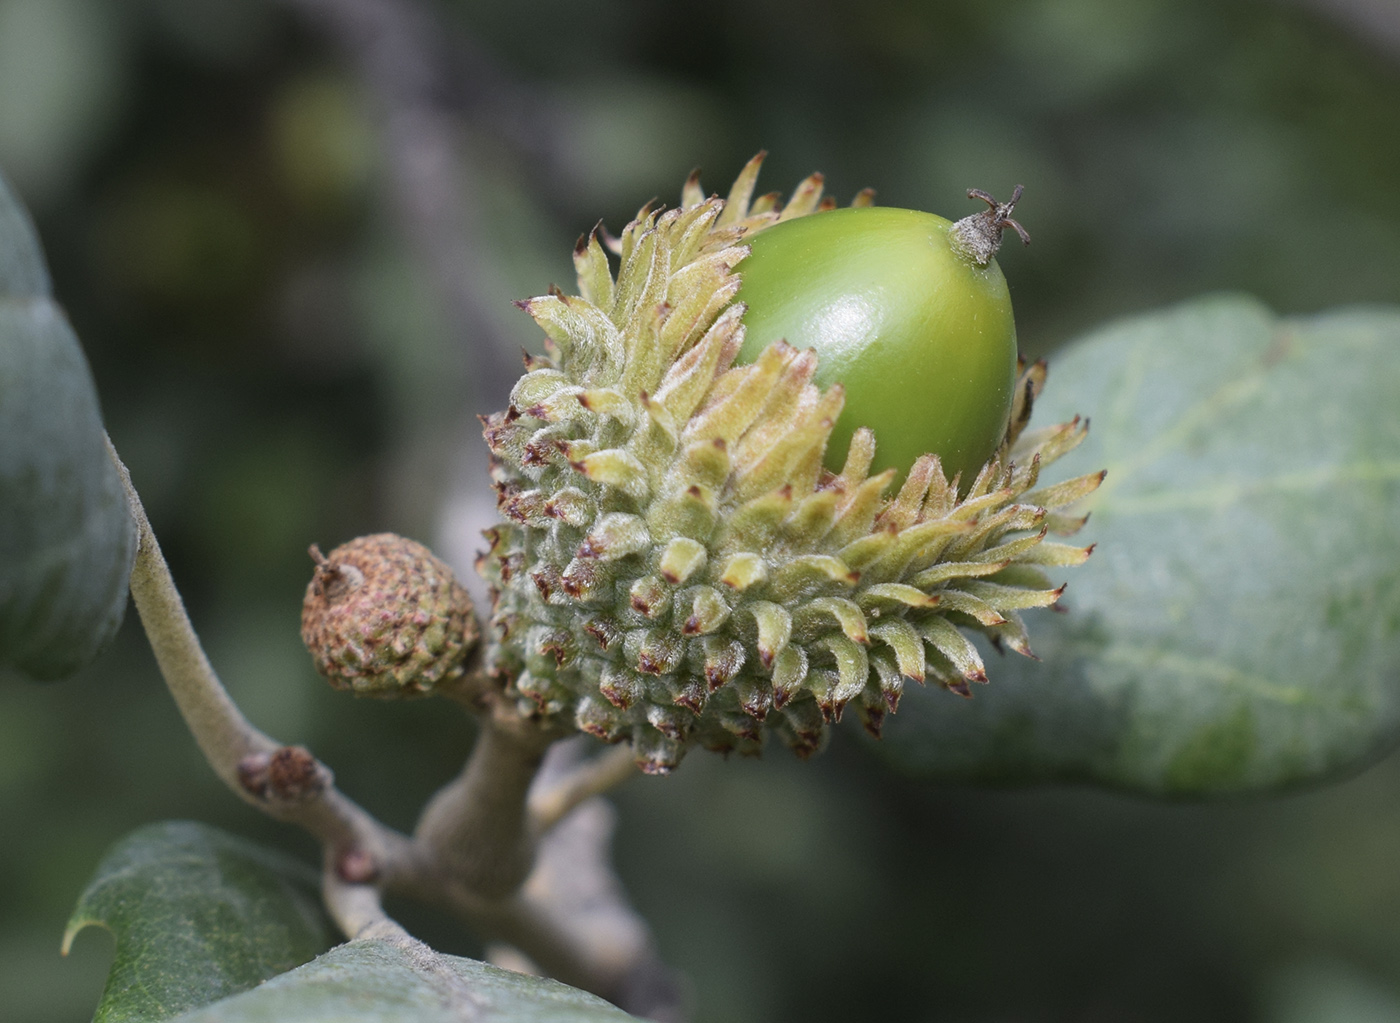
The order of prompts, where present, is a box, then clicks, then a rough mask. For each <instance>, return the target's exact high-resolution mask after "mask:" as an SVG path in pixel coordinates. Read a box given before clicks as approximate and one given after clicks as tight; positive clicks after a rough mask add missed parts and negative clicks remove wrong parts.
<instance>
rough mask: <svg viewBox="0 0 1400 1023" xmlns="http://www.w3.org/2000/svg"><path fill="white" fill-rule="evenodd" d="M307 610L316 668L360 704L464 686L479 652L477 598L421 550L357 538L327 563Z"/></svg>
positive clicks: (411, 544) (322, 563) (400, 540)
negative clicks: (370, 699) (470, 659)
mask: <svg viewBox="0 0 1400 1023" xmlns="http://www.w3.org/2000/svg"><path fill="white" fill-rule="evenodd" d="M311 551H312V557H313V558H315V559H316V562H317V564H316V571H315V574H314V575H313V576H312V578H311V582H310V583H308V584H307V587H306V598H305V600H304V601H303V603H302V613H301V637H302V642H303V643H305V644H306V648H307V650H309V651H310V652H311V656H312V659H313V660H314V661H315V664H316V670H317V671H318V672H320V673H321V674H322V675H323V676H325V678H326V679H327V681H329V682H330V683H331V685H333V686H335V687H336V688H337V689H348V690H350V691H352V692H354V693H356V694H357V695H360V696H376V697H381V698H397V697H409V696H423V695H426V694H428V693H430V692H432V691H433V690H434V689H436V688H438V687H441V686H443V685H447V684H450V683H452V682H455V681H457V680H458V679H460V678H461V677H462V676H463V674H464V673H465V670H466V663H467V658H468V656H469V655H470V654H471V652H472V651H473V650H474V648H475V647H476V644H477V640H478V638H479V636H478V628H477V624H476V615H475V611H474V609H473V607H472V601H471V597H470V596H469V595H468V594H467V591H466V590H465V589H463V588H462V586H461V584H460V583H458V582H457V579H456V577H455V576H454V575H453V574H452V569H451V568H449V567H448V565H447V564H446V563H445V562H444V561H442V560H441V559H440V558H438V557H437V556H436V555H435V554H433V552H432V551H430V550H429V549H428V548H427V547H424V546H423V545H422V544H420V543H417V542H415V541H413V540H409V539H407V538H405V537H402V536H397V535H395V534H393V533H375V534H373V535H372V536H361V537H357V538H356V539H354V540H351V541H350V542H349V543H345V544H342V545H341V546H339V547H337V548H336V549H335V550H333V551H331V552H330V554H329V555H324V556H323V555H322V554H321V552H320V550H319V549H318V548H316V547H314V546H313V547H312V549H311Z"/></svg>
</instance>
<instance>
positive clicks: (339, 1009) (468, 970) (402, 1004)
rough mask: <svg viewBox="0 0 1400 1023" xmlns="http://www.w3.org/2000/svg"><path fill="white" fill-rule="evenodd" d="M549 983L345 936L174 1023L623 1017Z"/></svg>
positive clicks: (419, 948) (612, 1020) (414, 947)
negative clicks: (270, 977)
mask: <svg viewBox="0 0 1400 1023" xmlns="http://www.w3.org/2000/svg"><path fill="white" fill-rule="evenodd" d="M633 1019H634V1017H632V1016H629V1015H628V1014H627V1013H625V1012H623V1011H622V1010H621V1009H619V1008H617V1007H616V1006H614V1005H611V1004H609V1003H608V1002H605V1001H603V1000H602V999H601V998H597V997H595V996H594V995H590V994H586V993H585V992H583V991H579V990H577V989H576V988H571V987H568V986H566V985H564V984H560V983H558V982H557V981H553V980H545V979H543V978H540V977H530V976H526V975H524V974H520V973H512V972H510V971H509V970H502V969H498V968H497V967H494V966H488V965H487V964H486V963H479V962H476V961H475V960H472V959H462V958H459V957H457V956H449V955H442V954H440V953H437V952H434V951H432V950H431V949H429V948H428V947H427V946H425V945H421V944H419V943H417V942H411V943H403V944H400V943H393V942H388V941H382V940H365V939H361V940H358V941H352V942H349V943H347V944H344V945H341V946H340V947H338V948H334V949H332V950H331V951H329V952H327V953H326V954H325V955H323V956H321V958H319V959H317V960H316V961H315V962H312V963H308V964H307V965H306V966H302V967H300V968H299V969H296V970H293V971H292V972H291V973H287V974H283V975H282V976H280V977H278V978H276V979H275V980H271V981H269V982H268V983H266V984H263V985H262V986H261V987H258V988H255V989H254V990H252V991H248V992H245V993H244V994H241V995H237V996H235V997H233V998H229V999H227V1000H225V1001H222V1002H219V1003H217V1004H215V1005H210V1006H207V1007H206V1008H203V1009H199V1010H196V1011H194V1012H191V1013H188V1014H186V1015H184V1016H181V1017H179V1019H178V1023H389V1021H393V1023H409V1021H412V1023H625V1021H628V1020H633Z"/></svg>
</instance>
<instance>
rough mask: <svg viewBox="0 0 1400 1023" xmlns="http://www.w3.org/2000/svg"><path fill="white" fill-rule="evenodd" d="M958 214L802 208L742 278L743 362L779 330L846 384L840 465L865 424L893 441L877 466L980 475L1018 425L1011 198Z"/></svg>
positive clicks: (761, 240)
mask: <svg viewBox="0 0 1400 1023" xmlns="http://www.w3.org/2000/svg"><path fill="white" fill-rule="evenodd" d="M969 194H971V195H974V196H976V197H978V198H982V199H984V201H986V202H987V203H988V209H987V210H985V211H983V212H982V213H978V214H974V215H973V216H971V217H968V218H966V219H964V220H962V221H959V222H958V223H957V224H952V223H950V222H949V221H947V220H944V219H943V218H942V217H937V216H934V215H933V214H931V213H921V212H919V211H917V210H901V209H892V208H887V207H873V206H871V207H863V208H861V207H852V208H850V209H844V210H832V211H830V212H824V213H823V214H822V215H821V216H816V217H797V218H793V219H790V220H788V221H786V222H784V223H782V224H779V225H777V226H776V227H772V228H770V229H768V230H765V231H763V232H762V233H760V234H758V235H757V236H756V237H755V238H754V239H753V242H752V244H751V246H750V247H751V249H752V252H751V253H750V255H749V257H748V259H746V260H744V263H743V265H742V267H741V268H740V272H739V276H740V277H741V278H743V282H744V283H743V287H741V288H740V289H739V301H741V302H743V303H744V304H745V305H746V306H747V307H748V308H747V311H746V312H745V313H744V328H745V334H744V347H743V348H742V349H741V350H740V352H739V359H738V361H739V362H741V363H748V362H754V361H755V360H757V359H758V357H759V355H760V354H762V352H763V350H764V349H765V348H767V347H768V346H769V345H770V344H772V343H773V342H774V341H778V340H786V341H787V342H788V343H789V344H791V345H792V346H793V347H794V348H799V349H805V348H811V349H813V350H814V351H815V352H816V353H817V357H818V359H819V360H820V362H819V364H818V367H817V372H816V376H815V377H814V378H813V381H814V383H816V384H817V385H818V386H819V387H830V386H831V385H832V384H836V383H840V384H841V385H843V386H844V387H845V390H846V405H845V409H844V410H843V411H842V413H841V418H840V419H839V420H838V421H837V423H836V428H835V429H834V430H833V431H832V434H831V439H830V441H829V442H828V445H827V456H826V458H827V466H828V468H831V469H832V470H835V471H839V470H840V468H841V460H842V459H843V458H844V457H845V453H846V449H847V447H849V445H850V443H851V437H852V435H853V434H854V433H855V431H856V429H857V428H858V427H861V426H867V427H870V428H871V429H872V430H874V431H875V435H876V436H877V437H878V438H879V440H880V446H879V449H878V451H877V452H876V456H875V461H874V463H873V464H872V466H871V470H872V471H873V472H879V471H881V470H883V469H886V468H891V467H893V468H895V469H896V470H898V471H899V472H900V473H901V474H903V473H905V472H908V471H909V467H910V466H911V465H913V464H914V460H915V459H916V458H918V457H919V456H920V455H923V454H928V453H933V454H936V455H938V457H939V460H940V461H941V462H942V465H943V471H944V472H946V473H947V474H948V475H949V476H956V475H959V474H960V475H961V476H962V478H963V480H964V481H970V480H971V479H972V477H973V476H974V475H976V473H977V470H978V469H980V468H982V465H983V463H985V462H986V461H987V459H988V458H990V457H991V456H992V454H993V453H994V452H995V451H996V449H997V447H998V446H999V445H1000V444H1001V442H1002V440H1003V438H1004V437H1005V435H1006V427H1007V422H1008V419H1009V417H1010V415H1011V389H1012V386H1013V385H1014V384H1015V381H1016V372H1017V369H1016V362H1017V355H1016V326H1015V323H1014V322H1013V320H1012V315H1011V295H1010V294H1009V293H1008V291H1007V289H1006V280H1005V278H1003V277H1002V274H1001V270H1000V269H999V268H998V267H997V264H996V262H995V261H994V260H993V259H992V256H993V255H994V254H995V252H996V250H997V247H998V246H999V244H1000V241H1001V233H1002V229H1003V228H1004V227H1012V228H1014V229H1015V230H1016V231H1017V232H1018V233H1020V234H1021V236H1022V237H1023V238H1026V235H1025V232H1024V229H1023V228H1022V227H1021V226H1020V224H1018V223H1017V222H1016V221H1014V220H1012V219H1011V218H1010V214H1011V212H1012V210H1013V209H1014V207H1015V205H1016V201H1017V200H1018V199H1019V198H1020V195H1021V190H1020V188H1019V187H1018V188H1017V189H1016V194H1015V195H1014V196H1013V197H1012V199H1011V201H1010V202H1009V203H1005V204H1001V203H997V202H996V200H994V199H992V198H991V197H990V196H988V195H986V193H983V192H973V193H969Z"/></svg>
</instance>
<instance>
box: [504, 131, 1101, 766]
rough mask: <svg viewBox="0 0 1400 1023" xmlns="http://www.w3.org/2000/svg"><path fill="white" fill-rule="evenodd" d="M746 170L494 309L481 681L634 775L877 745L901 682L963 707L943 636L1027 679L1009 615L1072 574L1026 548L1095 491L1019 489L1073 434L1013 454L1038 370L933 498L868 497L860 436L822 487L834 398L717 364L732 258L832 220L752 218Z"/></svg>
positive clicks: (916, 478)
mask: <svg viewBox="0 0 1400 1023" xmlns="http://www.w3.org/2000/svg"><path fill="white" fill-rule="evenodd" d="M760 159H761V157H760V158H755V159H754V160H753V161H751V162H750V163H749V165H748V166H746V167H745V168H744V171H743V172H742V174H741V175H740V177H739V180H738V181H737V182H736V183H735V185H734V187H733V189H732V190H731V191H730V193H729V197H728V199H719V198H716V197H710V198H706V197H705V195H704V193H703V192H702V191H701V190H700V186H699V182H698V178H696V177H695V176H692V178H691V179H690V180H689V181H688V182H687V183H686V187H685V189H684V191H683V193H682V201H681V205H680V206H679V207H678V208H675V209H670V210H665V211H661V210H654V209H651V208H650V207H646V208H643V209H642V211H641V212H640V213H639V214H638V215H637V218H636V219H635V220H634V221H633V222H632V223H630V224H629V225H628V226H627V228H626V229H625V230H624V231H623V232H622V235H621V237H620V238H618V239H609V238H604V239H600V238H599V236H598V233H597V232H596V231H595V232H594V233H593V234H592V235H590V236H588V237H586V238H581V239H580V240H579V243H578V245H577V246H576V248H575V251H574V262H575V267H576V269H577V272H578V286H579V294H578V295H576V296H575V295H566V294H564V293H563V292H562V291H560V290H559V289H551V290H550V292H549V293H548V294H545V295H541V296H538V297H535V298H531V299H528V300H526V301H524V302H521V303H519V305H520V306H521V307H522V308H523V309H524V310H525V311H526V312H527V313H529V314H530V315H531V316H532V317H533V318H534V319H535V320H536V321H537V322H538V323H539V324H540V326H541V327H542V328H543V329H544V332H545V335H546V341H545V349H546V355H545V356H544V357H536V356H528V357H527V359H526V369H527V372H526V374H525V375H524V376H523V377H522V378H521V379H520V381H519V382H518V383H517V384H516V385H515V388H514V390H513V391H512V393H511V398H510V404H509V406H508V407H507V408H506V409H505V410H503V411H501V412H498V413H495V414H494V415H491V416H488V417H485V418H484V419H483V424H484V433H485V438H486V442H487V445H488V446H489V448H490V450H491V456H492V476H493V479H494V483H495V488H496V492H497V502H498V507H499V510H500V515H501V522H500V523H499V524H498V525H497V526H495V527H494V528H492V529H490V530H488V531H487V533H486V537H487V540H488V541H489V543H490V549H489V550H488V551H487V552H486V553H485V554H483V555H482V557H481V559H480V560H479V562H478V566H477V567H478V571H480V572H481V574H482V575H483V577H484V578H485V579H486V581H487V582H488V583H489V584H490V586H491V592H492V614H491V624H492V628H491V630H490V631H489V638H488V641H487V645H486V651H485V657H486V668H487V670H488V671H490V672H491V673H492V674H493V676H494V677H495V678H496V679H497V681H498V683H499V684H501V685H503V686H504V694H505V696H506V697H507V698H513V699H514V700H515V701H517V704H518V707H519V709H520V710H521V711H522V712H523V713H525V714H527V715H532V716H534V717H536V718H538V719H541V720H542V721H544V722H545V723H547V724H549V725H550V726H553V727H569V726H572V727H573V728H577V729H578V730H581V731H585V732H588V733H591V734H593V735H595V736H597V737H598V738H600V739H603V740H605V741H607V742H630V743H631V744H632V747H633V751H634V754H635V758H636V762H637V764H638V766H639V767H640V768H641V769H642V770H643V771H646V772H648V773H654V774H661V773H666V772H667V771H670V770H672V769H673V768H675V767H676V766H677V764H678V763H679V762H680V760H681V758H682V757H683V756H684V755H685V754H686V752H687V751H688V750H690V749H693V748H694V747H696V746H700V747H703V748H706V749H710V750H714V751H718V752H725V753H727V752H730V751H737V752H739V753H741V754H753V753H757V752H758V751H759V750H760V748H761V746H762V744H763V742H764V740H765V737H766V736H768V735H776V736H777V737H778V738H779V739H780V740H781V741H782V742H784V743H786V744H787V745H788V746H790V747H791V748H792V749H793V750H794V751H796V752H797V753H798V754H799V755H802V756H806V755H810V754H812V753H814V752H816V751H817V750H819V749H820V748H821V747H822V745H823V744H824V742H825V741H826V739H827V737H828V735H829V731H830V728H831V726H832V725H834V724H835V723H836V722H838V721H839V720H840V719H841V718H842V715H843V713H844V712H845V711H846V710H848V709H849V710H851V711H852V712H853V713H854V714H855V715H858V716H859V717H860V719H861V721H862V723H863V724H864V725H865V727H866V728H867V729H869V730H870V731H871V732H873V733H875V734H876V735H878V734H879V732H880V729H881V727H882V725H883V723H884V720H885V718H886V716H887V715H888V714H890V713H893V712H894V711H895V710H896V709H897V707H898V705H899V702H900V699H901V697H902V695H903V693H904V691H905V689H906V686H907V684H908V683H910V682H915V683H919V684H923V683H926V682H929V683H934V684H936V685H937V686H940V687H942V688H943V689H945V690H948V691H951V692H953V693H957V694H960V695H964V696H966V695H969V694H970V692H971V684H972V683H982V682H985V681H986V680H987V673H986V670H985V666H984V664H983V660H982V656H981V654H980V653H979V651H978V648H977V647H976V646H975V645H974V644H973V643H972V642H971V641H970V639H969V638H968V635H967V634H968V633H969V632H979V633H981V634H982V635H984V636H985V637H987V638H988V639H989V640H990V641H991V643H992V644H993V645H994V646H996V647H997V648H1010V649H1011V650H1013V651H1016V652H1018V653H1022V654H1025V655H1028V656H1029V655H1030V644H1029V639H1028V635H1027V631H1026V628H1025V625H1024V623H1023V621H1022V618H1021V613H1022V612H1023V611H1025V610H1027V609H1030V608H1037V607H1048V606H1051V605H1053V604H1055V602H1056V601H1057V600H1058V599H1059V596H1060V594H1061V592H1062V590H1063V586H1060V585H1057V584H1056V583H1055V582H1054V581H1052V579H1051V578H1050V576H1049V575H1048V574H1047V573H1048V571H1051V570H1055V569H1058V568H1061V567H1065V566H1070V565H1075V564H1079V563H1080V562H1082V561H1084V560H1085V559H1086V558H1087V557H1088V555H1089V549H1088V548H1084V547H1077V546H1072V545H1069V544H1063V543H1055V542H1050V541H1049V540H1048V539H1047V537H1048V535H1049V534H1050V533H1052V532H1054V533H1063V534H1068V533H1072V532H1074V531H1075V530H1076V529H1077V528H1078V527H1079V526H1080V525H1082V524H1083V521H1084V520H1083V517H1080V516H1076V515H1073V514H1071V513H1068V512H1066V511H1065V510H1064V509H1065V508H1066V506H1068V505H1071V504H1072V503H1073V502H1075V501H1077V500H1079V499H1081V498H1083V497H1085V496H1087V495H1088V494H1089V493H1091V492H1092V491H1093V490H1094V489H1095V488H1096V487H1097V486H1098V484H1099V481H1100V480H1101V479H1102V473H1090V474H1088V475H1086V476H1081V477H1079V478H1077V479H1072V480H1069V481H1066V482H1062V483H1058V484H1055V485H1051V486H1044V485H1041V484H1040V483H1039V480H1040V476H1041V473H1042V470H1043V469H1044V468H1045V467H1046V466H1048V465H1049V464H1050V463H1051V462H1053V461H1054V460H1055V459H1056V458H1058V457H1060V456H1061V455H1063V454H1065V453H1066V452H1068V451H1070V450H1071V449H1073V448H1074V447H1075V446H1077V445H1078V444H1079V443H1080V441H1082V440H1083V438H1084V436H1085V432H1086V430H1087V424H1086V423H1084V422H1081V421H1080V420H1079V419H1077V418H1076V419H1075V420H1073V421H1070V422H1067V423H1062V424H1060V425H1058V426H1051V427H1048V428H1045V429H1041V430H1038V431H1034V432H1026V431H1025V427H1026V425H1027V422H1028V420H1029V417H1030V412H1031V405H1032V402H1033V400H1034V398H1035V397H1036V395H1037V394H1039V392H1040V389H1041V387H1042V386H1043V384H1044V381H1045V367H1044V365H1043V364H1042V363H1037V364H1035V365H1032V366H1025V365H1022V366H1021V367H1020V368H1019V370H1018V371H1017V374H1016V378H1015V381H1014V386H1013V388H1012V392H1011V393H1012V398H1011V403H1010V408H1009V414H1008V415H1007V418H1006V422H1005V432H1004V434H1003V435H1002V436H1001V438H1000V442H999V444H996V446H995V450H994V451H993V453H992V455H991V457H990V458H988V459H987V460H986V462H985V464H983V465H981V466H980V467H975V468H974V469H973V470H972V471H970V472H968V473H966V474H963V475H962V476H961V477H959V475H958V474H957V473H951V474H949V473H945V471H944V467H943V466H942V464H941V463H940V460H939V457H938V456H937V455H936V454H925V455H923V456H922V457H919V458H917V459H916V460H914V461H913V463H912V465H909V466H908V467H907V470H906V471H904V472H903V473H902V474H901V478H902V480H903V482H902V483H901V484H899V485H898V486H897V487H896V483H895V480H896V476H897V473H898V472H899V471H898V470H897V469H896V468H894V467H890V468H886V469H884V470H883V471H874V472H872V464H873V460H874V457H875V449H876V443H877V440H878V438H877V437H876V435H875V433H874V432H873V431H872V430H871V429H869V428H868V426H867V425H866V424H864V423H856V424H852V425H853V426H854V427H855V429H854V430H853V432H852V433H851V434H850V441H849V445H848V446H846V449H845V450H844V451H843V452H841V453H840V455H841V457H839V458H837V459H836V460H835V461H834V462H832V463H831V464H834V465H837V466H839V467H840V471H839V472H837V471H832V470H831V469H829V468H827V467H826V463H828V462H829V461H831V460H830V459H828V458H827V452H826V448H827V444H828V440H829V438H830V437H831V434H832V430H833V428H834V426H835V424H836V422H837V419H838V417H839V416H840V414H841V411H842V407H843V404H844V390H843V387H842V386H841V383H840V382H838V383H836V384H834V385H832V386H830V387H828V388H826V389H824V390H823V389H822V388H820V387H819V386H818V384H817V382H816V381H817V380H818V379H819V377H818V374H817V365H818V359H819V357H818V354H817V353H816V352H814V351H812V350H807V351H799V350H797V349H796V348H794V347H793V346H791V345H789V344H787V343H786V342H785V341H783V340H774V341H773V342H772V343H771V344H769V345H768V346H767V347H766V348H764V349H763V350H762V351H761V352H759V353H757V355H756V356H755V357H754V358H753V359H752V361H750V362H747V363H745V362H744V360H743V359H741V357H740V355H741V350H742V349H743V343H744V334H745V324H744V315H745V306H744V305H743V303H742V301H740V300H738V299H742V298H743V296H742V295H740V285H741V278H742V274H743V260H744V259H745V258H746V257H747V255H748V254H749V245H748V242H749V240H750V239H752V238H753V237H754V236H755V235H758V234H759V233H760V232H762V231H765V230H767V229H769V228H770V227H772V226H773V225H776V224H780V223H783V222H786V221H790V220H792V219H793V218H796V217H805V216H814V217H822V216H825V215H827V214H825V213H824V212H823V211H824V210H827V209H830V208H831V207H832V206H833V205H834V204H833V203H831V202H830V201H829V200H823V199H822V197H821V192H822V184H821V178H820V176H819V175H813V176H812V177H811V178H809V179H807V180H806V181H805V182H803V183H802V185H801V186H799V188H798V189H797V191H796V193H795V194H794V196H793V198H792V199H791V200H789V201H788V202H787V203H786V204H784V203H783V202H782V201H781V199H780V198H779V197H778V196H777V195H776V194H770V195H766V196H762V197H760V198H757V199H754V198H753V194H754V183H755V178H756V176H757V173H758V165H759V162H760ZM868 203H869V196H868V194H865V193H863V194H862V196H861V197H859V198H858V200H857V203H856V205H857V206H864V205H868ZM605 244H606V248H605ZM609 249H610V250H611V251H612V254H613V255H614V256H616V258H617V261H618V265H617V269H616V271H614V270H613V267H612V263H611V261H610V259H609V252H608V250H609ZM736 296H738V299H736ZM882 429H883V427H882ZM950 475H951V476H952V477H953V478H951V479H950V478H949V476H950Z"/></svg>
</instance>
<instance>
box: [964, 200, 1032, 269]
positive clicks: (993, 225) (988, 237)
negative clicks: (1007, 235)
mask: <svg viewBox="0 0 1400 1023" xmlns="http://www.w3.org/2000/svg"><path fill="white" fill-rule="evenodd" d="M1021 192H1022V188H1021V186H1020V185H1017V186H1016V190H1015V191H1013V192H1012V193H1011V201H1010V202H997V201H996V200H995V199H993V198H992V197H991V196H990V195H988V194H987V193H986V192H984V191H982V190H981V189H980V188H969V189H968V190H967V197H968V198H969V199H981V200H982V201H983V202H985V203H986V204H987V208H986V209H985V210H983V211H982V212H981V213H974V214H972V215H971V216H970V217H963V218H962V219H961V220H959V221H958V222H957V223H956V224H954V225H953V226H952V227H950V228H949V229H948V242H949V244H950V245H952V247H953V250H954V251H955V252H959V253H961V254H962V255H964V256H966V257H967V258H968V259H970V260H972V262H974V263H976V264H977V265H978V266H986V265H987V264H988V263H990V262H991V261H992V257H993V256H995V255H996V254H997V250H998V249H1000V248H1001V234H1002V232H1003V231H1004V230H1005V229H1006V228H1008V227H1009V228H1011V229H1012V230H1013V231H1015V232H1016V233H1017V234H1018V235H1020V237H1021V243H1022V244H1023V245H1029V244H1030V243H1031V236H1030V235H1029V234H1028V233H1027V232H1026V229H1025V228H1024V227H1022V226H1021V225H1020V224H1019V223H1018V222H1016V221H1015V220H1013V219H1012V218H1011V214H1012V212H1013V211H1014V210H1015V209H1016V204H1017V203H1018V202H1020V201H1021Z"/></svg>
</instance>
